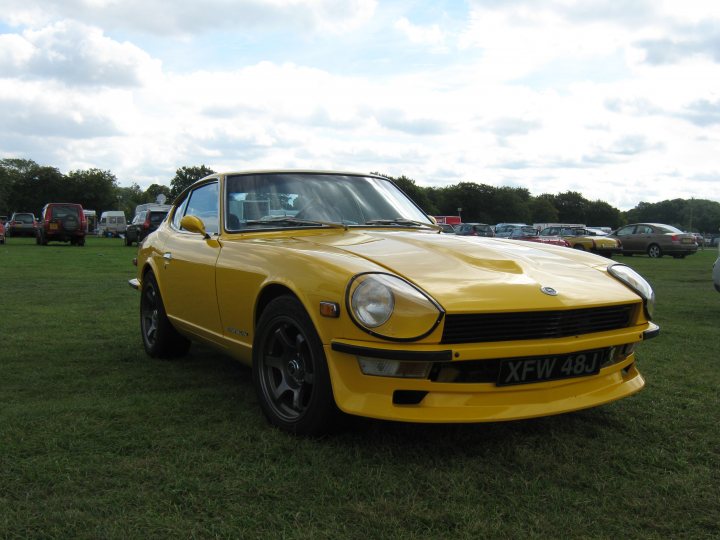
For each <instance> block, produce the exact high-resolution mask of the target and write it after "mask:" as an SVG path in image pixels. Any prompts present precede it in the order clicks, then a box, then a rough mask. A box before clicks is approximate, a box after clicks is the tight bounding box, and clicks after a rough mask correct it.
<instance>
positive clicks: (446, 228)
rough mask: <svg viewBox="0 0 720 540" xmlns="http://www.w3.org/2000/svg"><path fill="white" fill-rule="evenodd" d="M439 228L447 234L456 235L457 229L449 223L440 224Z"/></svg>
mask: <svg viewBox="0 0 720 540" xmlns="http://www.w3.org/2000/svg"><path fill="white" fill-rule="evenodd" d="M438 226H439V227H440V228H441V229H442V232H444V233H445V234H455V227H453V226H452V225H450V224H449V223H438Z"/></svg>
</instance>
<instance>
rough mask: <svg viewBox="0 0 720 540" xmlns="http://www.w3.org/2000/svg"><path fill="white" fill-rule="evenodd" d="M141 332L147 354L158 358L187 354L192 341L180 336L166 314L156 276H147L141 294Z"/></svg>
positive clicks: (149, 274) (150, 273)
mask: <svg viewBox="0 0 720 540" xmlns="http://www.w3.org/2000/svg"><path fill="white" fill-rule="evenodd" d="M140 332H141V333H142V339H143V345H144V347H145V352H147V354H149V355H150V356H153V357H157V358H175V357H178V356H182V355H184V354H185V353H187V351H188V349H189V348H190V341H189V340H188V339H187V338H186V337H184V336H182V335H180V334H179V333H178V331H177V330H175V328H174V327H173V325H172V323H171V322H170V320H169V319H168V317H167V314H166V313H165V306H164V304H163V301H162V297H161V296H160V289H159V287H158V284H157V281H156V279H155V276H154V275H153V273H152V272H148V273H147V274H145V277H144V278H143V283H142V290H141V293H140Z"/></svg>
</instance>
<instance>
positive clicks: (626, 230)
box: [617, 225, 635, 236]
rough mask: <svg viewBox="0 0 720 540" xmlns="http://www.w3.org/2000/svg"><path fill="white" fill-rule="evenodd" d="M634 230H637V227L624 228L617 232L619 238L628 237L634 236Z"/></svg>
mask: <svg viewBox="0 0 720 540" xmlns="http://www.w3.org/2000/svg"><path fill="white" fill-rule="evenodd" d="M633 230H635V226H634V225H631V226H630V227H623V228H622V229H619V230H618V232H617V235H618V236H627V235H628V234H632V233H633Z"/></svg>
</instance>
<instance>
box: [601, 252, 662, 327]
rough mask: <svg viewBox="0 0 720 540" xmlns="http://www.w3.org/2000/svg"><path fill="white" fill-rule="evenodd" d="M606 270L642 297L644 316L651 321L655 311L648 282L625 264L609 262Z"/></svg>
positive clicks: (652, 293)
mask: <svg viewBox="0 0 720 540" xmlns="http://www.w3.org/2000/svg"><path fill="white" fill-rule="evenodd" d="M607 271H608V274H610V275H611V276H613V277H614V278H615V279H617V280H618V281H619V282H620V283H622V284H623V285H625V286H626V287H628V288H629V289H630V290H632V291H633V292H634V293H635V294H637V295H638V296H639V297H640V298H642V300H643V308H644V310H645V317H646V318H647V320H648V321H652V319H653V314H654V311H655V291H654V290H653V288H652V286H651V285H650V283H649V282H648V281H647V280H646V279H645V278H644V277H642V276H641V275H640V273H638V272H637V271H636V270H634V269H632V268H630V267H629V266H628V265H626V264H622V263H615V264H611V265H609V266H608V267H607Z"/></svg>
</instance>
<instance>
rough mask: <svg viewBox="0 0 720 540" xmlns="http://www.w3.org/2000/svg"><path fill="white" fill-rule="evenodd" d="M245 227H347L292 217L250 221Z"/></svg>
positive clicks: (345, 227) (330, 222)
mask: <svg viewBox="0 0 720 540" xmlns="http://www.w3.org/2000/svg"><path fill="white" fill-rule="evenodd" d="M243 223H244V224H245V225H267V224H269V223H272V224H273V225H327V226H328V227H332V228H334V229H345V230H347V228H348V227H347V225H345V224H344V223H335V222H332V221H316V220H313V219H298V218H295V217H292V216H278V217H273V218H268V219H250V220H248V221H244V222H243Z"/></svg>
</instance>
